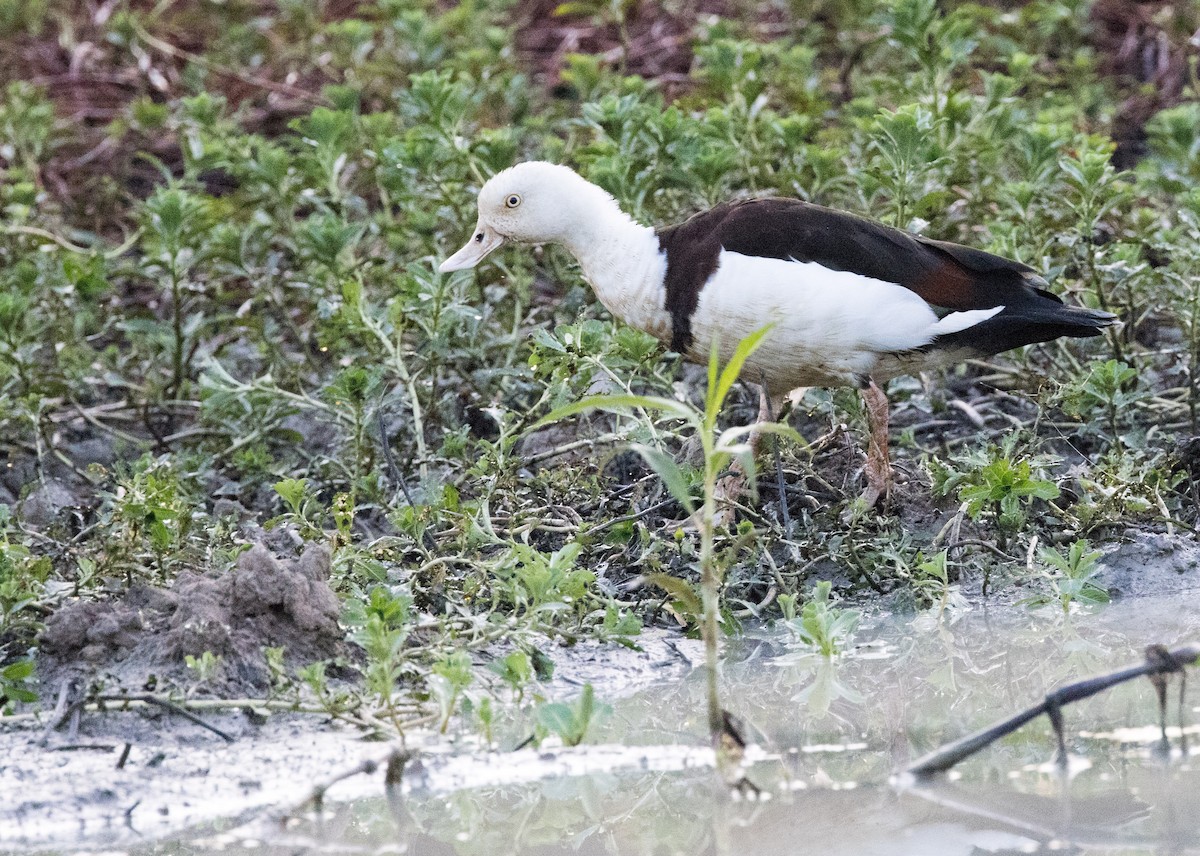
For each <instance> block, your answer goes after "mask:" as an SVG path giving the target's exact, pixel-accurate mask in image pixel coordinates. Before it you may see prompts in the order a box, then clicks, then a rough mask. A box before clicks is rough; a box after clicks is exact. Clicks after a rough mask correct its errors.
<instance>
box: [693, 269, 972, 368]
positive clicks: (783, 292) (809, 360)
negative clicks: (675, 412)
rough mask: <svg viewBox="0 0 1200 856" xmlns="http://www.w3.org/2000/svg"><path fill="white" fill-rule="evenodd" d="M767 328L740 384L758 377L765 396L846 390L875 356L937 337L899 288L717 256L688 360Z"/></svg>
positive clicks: (914, 298)
mask: <svg viewBox="0 0 1200 856" xmlns="http://www.w3.org/2000/svg"><path fill="white" fill-rule="evenodd" d="M955 314H958V313H955ZM962 314H967V313H962ZM980 320H982V319H980ZM772 322H773V323H774V324H775V325H776V326H775V328H774V329H773V330H772V331H771V334H770V335H769V336H768V337H767V339H766V340H765V342H764V343H763V345H762V346H761V347H760V348H759V350H758V351H757V352H756V353H755V355H754V357H753V358H752V360H751V363H752V371H751V372H750V373H749V374H748V379H750V380H757V379H758V378H757V377H756V376H755V373H756V372H757V373H761V374H762V375H763V376H765V377H766V379H767V382H768V384H769V385H770V386H772V387H773V388H784V387H787V388H792V387H797V386H821V385H826V384H830V383H835V384H845V383H854V382H855V380H856V379H857V378H860V377H863V376H865V375H869V374H871V372H872V370H873V369H874V368H875V364H876V362H877V360H878V356H879V354H880V353H881V352H888V351H905V350H910V349H912V348H918V347H920V346H922V345H926V344H928V343H929V342H930V341H931V340H932V339H933V337H934V336H936V335H938V334H939V333H941V332H943V331H942V330H941V329H939V327H938V324H939V321H938V317H937V315H936V314H934V312H933V310H932V309H930V308H929V305H928V304H927V303H926V302H925V301H924V300H922V299H921V298H920V296H918V295H917V294H916V293H915V292H913V291H910V290H909V289H907V288H905V287H904V286H902V285H898V284H896V283H892V282H885V281H883V280H879V279H873V278H871V277H867V276H863V275H861V274H856V273H852V272H850V271H838V270H832V269H830V268H827V267H824V266H823V265H820V264H818V263H816V262H798V261H795V260H784V259H770V258H761V257H758V256H748V255H744V254H742V253H733V252H729V251H722V253H721V258H720V264H719V266H718V268H717V271H716V273H714V274H713V276H712V277H711V278H710V279H709V281H708V283H707V284H706V285H705V286H704V289H703V290H702V291H701V292H700V301H699V305H698V306H697V308H696V312H695V314H694V315H693V317H692V334H693V336H694V344H693V347H692V353H691V354H690V356H692V357H693V358H694V359H703V358H704V357H705V356H706V355H707V353H708V349H709V348H710V347H711V342H712V341H713V339H714V338H715V337H718V336H719V337H720V341H721V351H722V357H725V358H727V357H728V356H729V355H730V354H731V353H732V351H733V349H734V347H736V345H737V342H738V341H739V340H741V339H742V338H744V337H745V336H747V335H749V334H750V333H751V332H753V331H754V330H757V329H759V328H761V327H763V326H764V325H766V324H768V323H772Z"/></svg>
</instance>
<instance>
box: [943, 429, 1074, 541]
mask: <svg viewBox="0 0 1200 856" xmlns="http://www.w3.org/2000/svg"><path fill="white" fill-rule="evenodd" d="M1015 449H1016V439H1015V437H1013V438H1010V439H1008V440H1006V441H1005V442H1004V444H1003V445H1001V446H998V447H997V446H993V447H991V448H988V449H981V450H978V451H976V452H972V453H968V454H966V455H962V456H959V457H958V458H956V459H955V461H954V462H955V465H956V466H962V467H963V469H961V470H959V469H956V468H955V467H952V466H949V465H947V464H944V463H942V462H939V461H936V460H935V461H932V462H931V464H930V468H931V470H932V473H933V485H934V490H935V491H936V492H937V493H939V494H941V495H943V496H945V495H947V494H949V493H951V492H953V491H957V493H958V498H959V499H960V500H961V501H962V502H964V503H965V504H966V511H967V514H968V516H970V518H971V519H972V520H979V519H980V518H983V517H986V518H987V519H988V520H990V521H991V522H993V523H995V525H996V533H997V537H998V540H999V542H1000V547H1001V549H1003V548H1004V547H1005V546H1006V545H1007V543H1008V541H1009V540H1010V539H1011V538H1012V537H1013V536H1015V535H1017V534H1018V533H1019V532H1021V531H1022V530H1023V529H1024V527H1025V524H1026V521H1027V520H1028V518H1029V513H1030V511H1031V509H1032V506H1033V503H1034V502H1035V501H1037V500H1043V501H1045V500H1051V499H1056V498H1057V497H1058V496H1059V493H1060V492H1059V489H1058V485H1057V484H1055V483H1054V482H1053V481H1051V480H1050V479H1048V478H1045V477H1043V476H1042V472H1043V469H1042V467H1043V465H1042V464H1041V462H1040V461H1030V460H1026V459H1021V458H1018V457H1017V455H1016V451H1015Z"/></svg>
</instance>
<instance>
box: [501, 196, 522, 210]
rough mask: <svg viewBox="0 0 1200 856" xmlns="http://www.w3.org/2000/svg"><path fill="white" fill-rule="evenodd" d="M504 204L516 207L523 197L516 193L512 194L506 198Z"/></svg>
mask: <svg viewBox="0 0 1200 856" xmlns="http://www.w3.org/2000/svg"><path fill="white" fill-rule="evenodd" d="M504 204H505V205H507V206H508V207H509V208H516V207H517V206H518V205H520V204H521V197H520V196H517V194H515V193H514V194H513V195H512V196H510V197H508V199H505V200H504Z"/></svg>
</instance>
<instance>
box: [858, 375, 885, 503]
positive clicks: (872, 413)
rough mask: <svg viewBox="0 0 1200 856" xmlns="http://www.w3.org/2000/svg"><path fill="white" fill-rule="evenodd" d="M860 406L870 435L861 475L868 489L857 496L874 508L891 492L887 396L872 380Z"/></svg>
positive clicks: (863, 392) (864, 389)
mask: <svg viewBox="0 0 1200 856" xmlns="http://www.w3.org/2000/svg"><path fill="white" fill-rule="evenodd" d="M861 392H862V397H863V403H864V404H866V406H867V422H868V424H869V425H870V429H871V434H870V439H869V440H868V442H867V465H866V467H865V468H864V475H865V476H866V478H867V488H866V490H864V491H863V492H862V494H861V496H860V497H859V498H860V499H862V501H863V502H865V503H866V505H867V508H874V507H875V504H876V503H878V502H879V500H880V498H881V497H882V498H883V499H884V500H885V501H886V499H887V497H888V495H889V494H890V493H891V492H892V465H891V462H890V461H889V460H888V400H887V394H886V393H885V392H884V391H883V390H882V389H880V388H879V386H878V385H877V384H876V383H875V381H871V382H870V383H869V384H868V385H867V386H865V387H863V388H862V390H861Z"/></svg>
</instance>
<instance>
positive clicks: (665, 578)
mask: <svg viewBox="0 0 1200 856" xmlns="http://www.w3.org/2000/svg"><path fill="white" fill-rule="evenodd" d="M643 578H644V579H645V580H646V582H648V583H650V584H652V585H656V586H658V587H659V588H660V589H662V590H663V591H665V592H666V593H667V594H669V595H670V596H671V597H673V598H674V599H675V600H677V601H678V602H679V605H680V606H682V607H683V609H684V611H685V612H687V613H688V614H690V615H699V614H700V613H701V612H702V611H703V610H704V605H703V604H702V603H701V601H700V596H699V595H698V594H696V589H695V588H693V587H692V584H691V583H689V582H688V581H687V580H681V579H679V577H673V576H671V575H670V574H645V575H644V577H643Z"/></svg>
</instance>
